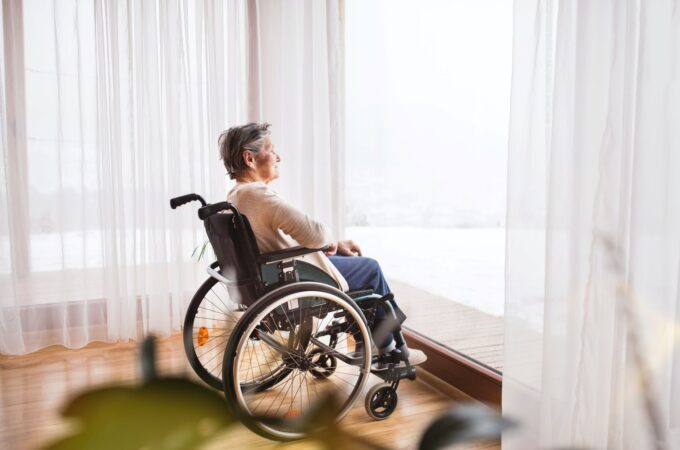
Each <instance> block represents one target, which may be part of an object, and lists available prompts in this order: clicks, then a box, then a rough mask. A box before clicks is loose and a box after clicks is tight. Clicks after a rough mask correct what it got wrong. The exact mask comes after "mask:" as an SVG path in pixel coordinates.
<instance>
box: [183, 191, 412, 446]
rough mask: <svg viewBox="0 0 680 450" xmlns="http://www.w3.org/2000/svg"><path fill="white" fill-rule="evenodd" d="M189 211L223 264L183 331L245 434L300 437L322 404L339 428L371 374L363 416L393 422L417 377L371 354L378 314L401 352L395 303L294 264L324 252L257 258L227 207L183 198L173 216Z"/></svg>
mask: <svg viewBox="0 0 680 450" xmlns="http://www.w3.org/2000/svg"><path fill="white" fill-rule="evenodd" d="M192 201H199V202H200V203H201V207H200V208H199V210H198V217H199V218H200V219H201V220H202V221H203V223H204V225H205V230H206V233H207V235H208V239H209V241H210V244H211V246H212V248H213V251H214V253H215V256H216V257H217V261H215V262H213V263H212V264H210V266H209V267H208V268H207V272H208V274H209V275H210V277H209V278H208V279H207V280H206V281H205V282H204V283H203V284H202V285H201V286H200V288H199V289H198V291H197V292H196V294H195V295H194V297H193V299H192V300H191V303H190V304H189V307H188V309H187V313H186V317H185V320H184V328H183V331H182V333H183V341H184V349H185V351H186V354H187V358H188V360H189V363H190V365H191V367H192V368H193V370H194V371H195V372H196V374H197V375H198V377H199V378H200V379H201V380H203V381H204V382H205V383H207V384H208V385H210V386H212V387H213V388H215V389H221V390H223V391H224V394H225V397H226V400H227V405H228V407H229V408H230V409H231V411H232V412H233V413H234V414H235V416H236V417H238V418H240V419H241V420H242V421H243V423H244V424H245V425H246V426H247V427H248V428H250V429H251V430H252V431H254V432H256V433H258V434H259V435H261V436H264V437H266V438H269V439H274V440H294V439H298V438H301V437H304V436H303V434H302V433H301V432H300V431H299V428H296V425H295V423H296V421H295V419H296V418H298V416H300V415H302V414H304V413H305V412H306V411H308V410H309V409H310V408H312V407H313V405H314V404H315V402H316V401H317V400H319V399H321V398H323V397H325V396H326V395H331V394H332V395H334V396H335V398H336V399H338V400H339V401H338V402H336V404H337V408H336V409H337V410H336V411H333V412H332V413H333V414H334V416H331V417H335V418H336V419H335V420H337V421H339V420H341V419H342V418H343V417H344V416H345V415H346V414H347V413H348V412H349V411H350V409H351V408H352V406H353V405H354V403H355V402H356V401H357V400H358V399H359V397H360V396H361V395H362V393H363V391H364V387H365V385H366V383H367V381H368V379H369V375H370V374H374V375H376V376H377V377H378V378H379V379H381V380H382V382H381V383H379V384H377V385H375V386H373V387H372V388H371V389H370V390H369V391H368V394H367V395H366V397H365V402H364V405H365V408H366V411H367V413H368V414H369V416H371V417H372V418H373V419H376V420H382V419H386V418H387V417H388V416H389V415H390V414H392V412H393V411H394V410H395V408H396V406H397V401H398V396H397V388H398V386H399V382H400V380H402V379H405V378H408V379H410V380H415V377H416V368H415V366H411V365H410V364H409V362H408V358H407V357H406V356H405V355H401V354H400V353H399V351H393V352H392V353H390V354H388V355H373V352H372V340H373V336H372V332H371V330H372V328H373V327H374V322H375V316H376V309H377V308H383V309H384V311H385V312H386V314H387V316H388V320H387V322H388V323H389V324H390V328H391V329H390V330H389V331H388V332H391V333H392V335H393V337H394V339H395V341H396V344H397V346H400V345H402V344H403V343H404V338H403V335H402V333H401V328H400V326H399V325H400V323H401V322H403V320H404V319H405V316H404V315H403V313H402V312H401V311H399V309H398V308H397V307H396V304H395V303H394V301H393V296H392V294H387V295H385V296H380V295H378V294H376V293H374V292H373V291H372V290H362V291H355V292H343V291H341V290H340V289H339V286H338V285H337V283H336V282H335V280H334V279H333V278H332V277H330V276H329V275H328V274H327V273H325V272H324V271H322V270H321V269H319V268H317V267H316V266H314V265H311V264H308V263H306V262H304V261H302V260H299V259H296V258H297V257H300V256H303V255H305V254H309V253H313V252H317V251H323V250H324V249H323V248H321V249H319V248H317V249H310V248H305V247H294V248H289V249H284V250H279V251H274V252H270V253H260V251H259V249H258V246H257V241H256V240H255V236H254V234H253V231H252V228H251V227H250V223H249V222H248V218H247V217H246V216H245V215H243V214H241V213H240V212H239V210H238V209H237V208H236V207H235V206H234V205H233V204H231V203H229V202H219V203H214V204H207V203H206V202H205V200H204V199H203V198H202V197H201V196H200V195H197V194H187V195H183V196H180V197H176V198H173V199H172V200H170V206H171V208H172V209H175V208H177V207H179V206H181V205H184V204H186V203H189V202H192ZM382 322H385V321H384V320H383V321H382ZM381 327H382V325H381ZM375 366H379V367H380V369H378V368H377V367H376V368H375V369H374V368H373V367H375Z"/></svg>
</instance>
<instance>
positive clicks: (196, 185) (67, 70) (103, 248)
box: [0, 0, 342, 354]
mask: <svg viewBox="0 0 680 450" xmlns="http://www.w3.org/2000/svg"><path fill="white" fill-rule="evenodd" d="M272 7H277V8H278V11H269V8H272ZM338 7H339V6H338V3H337V2H328V4H326V3H324V4H320V5H318V6H317V2H312V1H297V2H280V3H278V4H274V3H272V2H262V3H261V2H258V1H254V0H233V1H217V0H205V1H200V2H194V1H186V0H170V1H163V2H125V1H100V0H97V1H94V2H83V1H79V0H72V1H66V2H61V1H59V2H56V1H55V2H48V3H44V2H38V1H36V0H23V1H21V0H11V1H8V2H3V10H2V12H3V25H4V26H3V40H4V48H5V52H4V58H3V60H2V69H3V70H2V76H3V85H2V100H3V105H2V106H3V120H2V129H1V130H2V152H3V158H2V161H1V162H0V164H2V166H1V167H0V175H1V176H2V179H1V181H2V183H0V184H1V185H2V188H1V189H0V211H1V212H2V219H1V220H0V246H1V248H2V254H1V255H0V258H1V259H0V289H1V291H2V292H1V293H0V299H1V300H0V308H1V314H0V352H2V353H5V354H23V353H27V352H31V351H35V350H37V349H40V348H42V347H45V346H48V345H53V344H62V345H65V346H67V347H81V346H83V345H86V344H87V343H88V342H91V341H94V340H99V341H109V342H110V341H117V340H128V339H139V338H141V337H142V336H144V335H146V334H149V333H155V334H159V335H167V334H170V333H172V332H175V331H177V330H179V328H180V325H181V323H182V319H183V315H184V311H185V309H186V306H187V304H188V301H189V300H190V298H191V296H192V295H193V291H194V290H195V289H196V288H197V286H198V285H199V284H200V282H201V280H202V279H203V278H204V277H205V275H204V274H202V272H203V270H202V267H203V266H204V265H206V264H207V263H209V261H202V262H201V263H198V264H197V263H196V262H194V261H192V260H191V253H192V250H193V249H194V248H195V247H196V246H197V245H199V244H201V243H202V242H203V240H204V233H203V230H202V226H201V223H200V221H198V220H197V219H196V216H195V212H192V211H191V210H192V206H186V207H184V208H182V209H179V210H177V211H172V210H170V208H169V207H168V200H169V198H170V197H173V196H177V195H181V194H185V193H189V192H196V193H199V194H202V195H203V196H204V197H205V198H206V199H207V200H208V201H219V200H222V199H224V197H225V196H226V192H227V190H228V188H229V186H228V177H226V176H225V170H224V167H223V166H222V164H221V161H220V160H219V156H218V151H217V137H218V136H219V134H220V132H221V131H223V130H224V129H226V128H228V127H230V126H233V125H237V124H242V123H245V122H246V121H248V120H263V121H268V122H271V123H273V124H274V133H275V136H274V137H275V139H277V138H279V137H280V138H279V139H278V140H277V141H276V143H277V145H278V147H279V150H280V152H281V153H282V156H283V160H284V161H283V162H284V166H283V167H285V168H286V169H285V170H288V171H289V172H288V173H286V174H285V176H284V178H283V179H282V180H281V181H280V182H279V189H280V190H282V191H285V192H286V194H288V195H290V196H292V197H293V198H295V199H296V201H298V203H299V204H300V206H301V207H302V208H314V207H315V205H319V204H321V205H330V206H328V209H327V210H324V209H322V208H319V207H317V208H316V210H312V212H313V213H314V214H315V215H317V217H318V218H320V219H322V220H324V221H326V222H327V223H329V224H331V223H333V224H335V223H337V221H338V219H337V217H339V216H340V214H341V211H340V210H339V209H333V207H335V206H337V202H335V201H334V200H333V199H332V193H333V192H334V191H337V190H339V189H338V186H332V184H333V183H340V182H341V181H342V179H341V177H340V176H337V175H336V176H328V177H325V178H322V179H319V180H317V179H316V178H315V177H316V175H313V174H315V173H316V172H320V173H321V174H323V173H325V172H330V171H332V170H337V168H336V167H335V166H333V167H330V166H331V165H332V164H333V163H334V161H335V159H337V158H340V157H341V148H336V147H333V148H334V149H336V150H337V153H334V154H332V155H331V152H330V150H329V149H330V148H331V147H332V146H333V145H335V142H339V141H338V140H337V138H336V137H335V135H334V137H333V139H334V141H333V142H332V143H331V133H336V134H337V133H339V134H340V135H341V128H340V127H339V126H338V124H337V123H338V121H339V120H340V119H339V118H338V116H337V114H338V113H339V111H340V110H339V109H338V108H337V107H336V106H335V105H339V102H338V100H337V99H335V100H334V101H332V102H331V101H330V100H329V99H330V98H331V94H332V93H333V92H334V91H333V89H334V88H333V87H332V86H333V84H332V83H330V82H329V80H330V78H331V77H330V75H329V71H331V72H334V71H336V70H339V69H338V68H337V67H333V68H329V60H328V57H327V55H328V48H329V47H330V48H339V42H338V37H337V30H338V29H339V27H340V23H339V18H338V16H337V14H336V13H335V11H337V10H338ZM253 11H260V14H259V16H253V15H252V13H253ZM277 12H280V13H281V14H282V15H283V16H284V17H286V19H287V20H290V21H291V23H292V24H293V25H295V26H293V25H290V24H289V25H287V26H286V27H283V25H284V22H283V21H280V22H279V28H278V30H279V32H280V35H279V36H275V35H273V34H270V33H271V31H270V30H267V31H266V32H263V31H262V27H261V26H260V27H257V28H255V29H253V24H256V25H257V23H258V21H261V20H267V21H270V22H271V21H276V20H277V18H276V17H274V16H273V15H272V14H275V13H277ZM38 30H39V31H38ZM328 30H332V31H333V33H336V34H333V33H331V32H329V31H328ZM281 35H288V36H289V38H288V39H287V40H284V41H283V42H281V41H279V38H280V36H281ZM17 39H19V40H18V41H17ZM17 42H18V43H17ZM272 47H275V49H274V48H272ZM319 47H323V49H320V48H319ZM277 55H278V56H277ZM283 55H294V59H293V61H288V60H287V59H285V58H282V56H283ZM268 58H269V59H268ZM276 58H278V59H276ZM253 61H257V62H258V64H257V65H253ZM284 62H285V65H286V66H285V68H282V67H281V64H284ZM296 63H300V67H299V68H298V67H295V66H294V64H296ZM277 64H278V65H277ZM253 80H257V83H255V82H254V81H253ZM324 80H325V81H324ZM311 81H314V83H312V82H311ZM322 85H323V86H324V87H322ZM22 91H23V93H22ZM8 93H9V98H8ZM253 93H256V94H257V95H256V97H257V98H259V99H261V100H260V101H261V103H262V104H263V108H262V110H261V111H259V112H258V113H257V114H254V113H253V109H252V99H253V95H254V94H253ZM10 100H11V101H10ZM310 107H313V108H314V109H313V110H309V111H308V110H305V109H304V108H310ZM22 108H23V109H22ZM295 108H298V109H295ZM312 119H313V120H312ZM21 126H23V127H24V129H25V131H24V132H22V131H21V130H22V128H21ZM291 136H292V137H291ZM305 145H307V146H306V147H305ZM312 145H317V146H319V148H320V150H319V152H317V151H314V149H313V148H312V147H311V146H312ZM305 152H308V153H313V154H314V155H317V154H318V155H325V156H323V157H322V158H325V159H323V160H322V161H319V160H316V159H314V160H309V159H305V155H307V153H305ZM289 155H290V156H289ZM22 161H23V163H22ZM302 174H307V176H308V177H309V179H314V180H315V183H316V184H315V185H314V186H313V187H314V188H313V189H310V186H311V185H310V184H307V183H301V182H299V181H298V177H301V176H302ZM22 196H23V197H22ZM24 197H25V198H26V200H25V201H18V200H19V199H21V198H24Z"/></svg>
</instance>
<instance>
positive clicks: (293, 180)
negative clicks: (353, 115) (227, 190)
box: [249, 0, 344, 237]
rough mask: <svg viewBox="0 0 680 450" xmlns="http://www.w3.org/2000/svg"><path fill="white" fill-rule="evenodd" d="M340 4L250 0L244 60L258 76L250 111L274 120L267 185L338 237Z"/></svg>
mask: <svg viewBox="0 0 680 450" xmlns="http://www.w3.org/2000/svg"><path fill="white" fill-rule="evenodd" d="M342 7H343V4H342V2H338V1H336V0H326V1H314V0H306V1H290V0H268V1H262V2H252V1H251V2H250V3H249V14H250V16H251V17H256V18H257V20H256V27H257V28H256V30H251V40H255V41H256V42H257V44H258V47H257V51H254V52H252V53H251V54H250V56H251V61H250V66H249V67H250V68H251V70H252V71H257V72H256V73H257V77H253V79H254V80H256V82H257V83H259V90H257V91H256V92H257V93H258V95H251V104H250V115H251V118H252V119H253V120H257V121H267V122H270V123H272V124H273V129H272V134H273V139H274V143H275V145H276V147H277V152H278V153H279V154H280V155H281V158H282V164H281V178H280V180H279V181H277V182H275V183H274V184H273V186H274V187H275V189H277V190H279V191H280V193H281V194H282V195H284V197H285V198H286V199H287V200H288V201H290V202H292V203H293V204H296V205H297V206H299V207H300V208H302V209H303V210H304V211H306V212H307V213H308V214H310V215H312V216H314V217H315V218H316V219H318V220H320V221H322V222H323V223H325V224H326V225H327V226H329V227H330V228H331V230H332V232H333V234H334V235H335V236H336V237H339V234H340V233H342V230H343V228H344V227H343V218H344V213H343V211H342V209H343V207H344V206H343V205H344V200H343V196H342V194H343V192H344V189H342V187H341V186H342V183H343V180H344V162H343V161H344V157H343V146H344V138H343V134H344V131H343V130H344V124H343V117H344V92H343V76H344V72H343V64H344V63H343V48H342V26H341V14H342ZM253 35H255V36H256V37H255V38H254V39H253V37H252V36H253ZM251 88H252V87H251Z"/></svg>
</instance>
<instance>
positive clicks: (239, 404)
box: [222, 282, 371, 441]
mask: <svg viewBox="0 0 680 450" xmlns="http://www.w3.org/2000/svg"><path fill="white" fill-rule="evenodd" d="M306 293H310V294H309V295H302V294H306ZM315 294H316V295H315ZM297 296H299V297H297ZM292 297H295V299H298V298H302V299H306V298H326V299H327V300H328V301H329V302H331V301H333V302H336V301H337V302H338V304H342V305H343V307H346V308H351V312H350V315H351V316H352V318H353V320H354V322H353V323H358V321H360V322H361V324H360V325H357V328H358V329H359V332H361V334H362V336H363V338H364V340H363V341H362V345H363V349H362V351H363V352H364V360H363V363H362V364H361V365H360V366H357V367H358V370H359V373H360V375H359V376H358V380H357V383H356V384H355V385H354V389H353V391H352V392H351V393H350V394H349V396H348V398H347V400H346V401H345V402H344V403H343V404H342V405H341V407H340V410H339V413H338V415H337V420H340V419H341V418H342V417H344V415H345V414H347V413H348V412H349V410H350V408H351V406H352V404H353V403H354V402H355V401H356V399H357V398H358V396H359V395H360V394H361V392H362V389H363V387H364V385H365V383H366V381H367V380H368V377H369V374H370V365H371V364H370V363H371V348H370V342H371V340H370V332H369V331H368V328H367V326H366V322H365V317H364V316H363V313H362V312H361V309H360V308H359V307H358V306H357V305H356V303H355V302H354V301H353V300H352V299H351V298H350V297H348V296H347V295H346V294H344V293H343V292H342V291H339V290H338V289H335V288H333V287H330V286H328V285H325V284H321V283H314V282H301V283H294V284H289V285H285V286H282V287H280V288H278V289H275V290H274V291H272V292H270V293H268V294H267V295H265V296H264V297H262V298H261V299H260V300H258V301H257V302H255V303H254V304H253V305H251V306H250V307H249V308H248V310H247V311H246V313H245V314H244V316H243V318H242V319H241V320H240V321H239V322H238V324H237V325H236V328H235V329H234V331H233V333H232V335H231V337H230V338H229V342H228V344H227V348H226V351H225V353H224V362H223V364H222V370H223V379H224V381H225V382H224V393H225V398H226V400H227V405H228V406H229V408H230V409H231V411H232V413H233V414H234V415H235V416H236V417H240V418H241V420H242V422H243V424H244V425H246V426H247V427H248V428H249V429H251V430H252V431H254V432H255V433H257V434H259V435H260V436H263V437H265V438H268V439H273V440H278V441H290V440H296V439H300V438H303V437H304V434H302V433H301V432H298V431H290V430H284V429H283V428H274V427H275V426H276V427H279V426H280V425H273V423H276V421H271V422H268V424H264V423H262V422H260V421H258V420H257V419H256V418H255V417H253V416H254V415H256V416H258V417H262V416H263V414H260V413H257V412H255V414H253V413H251V411H250V410H249V408H248V405H247V404H246V400H245V399H244V398H245V394H246V393H244V392H242V391H241V389H242V387H243V385H242V384H241V381H240V375H239V373H240V370H241V368H240V366H239V359H238V358H239V355H240V354H239V352H241V354H242V355H243V358H246V356H245V355H246V353H247V352H246V350H247V345H248V340H249V339H250V337H248V338H246V337H245V336H251V334H252V331H253V330H254V329H255V328H256V327H257V326H258V324H259V323H260V321H261V320H263V319H264V318H265V317H267V316H268V315H269V314H270V313H271V312H273V311H275V310H276V308H278V307H280V305H282V304H284V303H285V302H286V301H287V299H289V298H292ZM331 298H333V300H331ZM255 322H257V323H255ZM276 331H278V330H274V333H276ZM289 337H290V335H289ZM367 343H368V344H367ZM310 354H311V353H310ZM289 355H292V353H289ZM336 364H337V361H336ZM288 370H289V371H293V370H294V369H290V368H289V369H288ZM298 371H299V370H298ZM310 372H311V370H310ZM286 375H288V374H286ZM331 375H332V374H329V375H328V376H331ZM295 376H296V374H293V377H295ZM279 381H280V380H279ZM283 386H284V387H285V383H284V385H283ZM272 395H274V394H272ZM308 395H309V394H308ZM277 398H278V397H277ZM293 399H295V397H294V398H293ZM307 402H308V403H309V402H310V400H309V397H308V399H307ZM257 406H259V403H258V405H256V406H255V408H257ZM265 406H266V405H265ZM302 406H303V407H304V404H303V405H302ZM296 411H297V412H296V414H301V413H302V412H301V410H296ZM289 412H292V409H291V410H290V411H289ZM277 413H278V408H277V410H276V411H275V413H274V414H277ZM265 415H266V414H265ZM283 418H284V419H286V418H290V416H288V415H287V413H285V414H284V415H283ZM279 423H280V422H279Z"/></svg>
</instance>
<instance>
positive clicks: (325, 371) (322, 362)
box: [309, 348, 338, 380]
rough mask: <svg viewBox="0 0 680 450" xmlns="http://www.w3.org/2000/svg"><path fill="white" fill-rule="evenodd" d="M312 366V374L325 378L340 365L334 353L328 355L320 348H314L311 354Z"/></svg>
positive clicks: (321, 378) (317, 377)
mask: <svg viewBox="0 0 680 450" xmlns="http://www.w3.org/2000/svg"><path fill="white" fill-rule="evenodd" d="M309 359H310V360H311V363H312V368H311V369H310V370H309V371H310V372H311V373H312V376H313V377H314V378H316V379H318V380H324V379H326V378H328V377H330V376H331V375H333V372H335V369H336V368H337V367H338V360H337V359H336V358H335V356H333V355H328V354H326V352H325V351H324V350H322V349H320V348H317V349H314V350H312V352H311V353H310V354H309Z"/></svg>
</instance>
